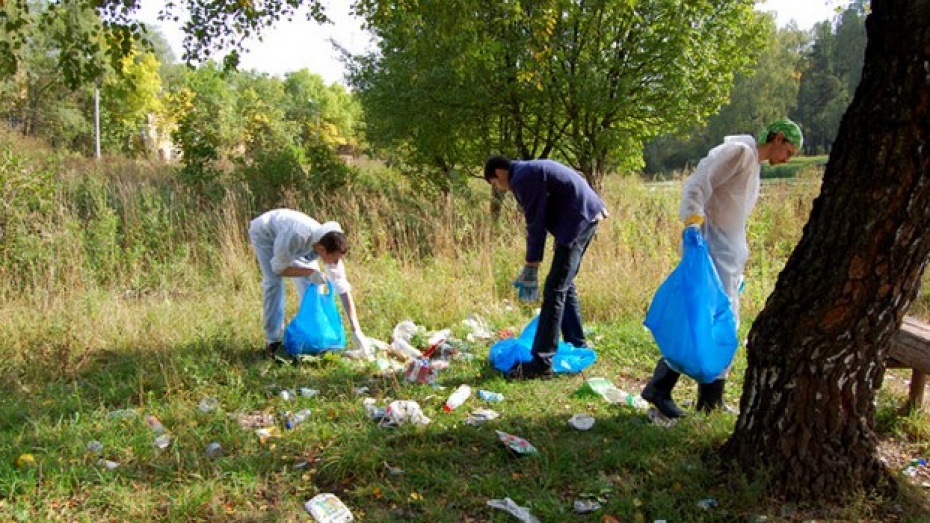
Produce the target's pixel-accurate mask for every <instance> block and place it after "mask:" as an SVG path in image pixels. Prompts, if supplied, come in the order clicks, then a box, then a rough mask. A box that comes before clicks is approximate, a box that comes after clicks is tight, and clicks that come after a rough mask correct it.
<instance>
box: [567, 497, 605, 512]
mask: <svg viewBox="0 0 930 523" xmlns="http://www.w3.org/2000/svg"><path fill="white" fill-rule="evenodd" d="M572 508H573V509H574V511H575V514H588V513H590V512H595V511H598V510H601V504H600V503H598V502H597V501H595V500H593V499H576V500H575V503H573V504H572Z"/></svg>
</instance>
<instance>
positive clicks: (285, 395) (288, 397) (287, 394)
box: [278, 389, 297, 401]
mask: <svg viewBox="0 0 930 523" xmlns="http://www.w3.org/2000/svg"><path fill="white" fill-rule="evenodd" d="M278 396H280V397H281V399H283V400H284V401H292V400H293V399H294V398H295V397H296V396H297V395H296V394H294V391H292V390H287V389H284V390H282V391H281V392H279V393H278Z"/></svg>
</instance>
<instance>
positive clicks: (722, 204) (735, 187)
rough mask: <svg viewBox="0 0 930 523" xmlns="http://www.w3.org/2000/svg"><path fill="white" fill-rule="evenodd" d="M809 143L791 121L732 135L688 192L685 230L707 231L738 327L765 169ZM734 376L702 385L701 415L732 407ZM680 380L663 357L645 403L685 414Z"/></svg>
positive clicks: (683, 201)
mask: <svg viewBox="0 0 930 523" xmlns="http://www.w3.org/2000/svg"><path fill="white" fill-rule="evenodd" d="M803 141H804V137H803V135H802V134H801V129H800V128H799V127H798V125H797V124H796V123H794V122H792V121H791V120H788V119H787V118H782V119H780V120H777V121H775V122H773V123H772V124H771V125H769V126H767V127H766V128H765V129H763V130H762V131H761V132H760V133H759V135H758V136H757V137H756V138H753V137H752V136H750V135H736V136H727V137H726V138H725V139H724V141H723V143H722V144H721V145H718V146H717V147H714V148H713V149H711V150H710V152H709V153H708V154H707V156H706V157H705V158H704V159H702V160H701V161H700V163H698V166H697V168H696V169H695V170H694V172H693V173H692V174H691V176H689V177H688V179H687V180H685V183H684V186H683V188H682V195H681V207H680V209H679V216H680V218H681V219H682V220H683V221H684V225H685V227H699V228H700V229H701V233H702V234H703V236H704V239H705V241H706V243H707V251H708V253H709V254H710V257H711V259H712V260H713V262H714V267H716V269H717V274H718V275H719V276H720V281H721V283H723V290H724V292H726V294H727V296H728V297H729V298H730V307H731V308H732V310H733V315H734V316H735V318H736V324H737V326H739V293H740V283H741V281H742V275H743V268H744V267H745V265H746V260H747V259H748V258H749V246H748V244H747V243H746V222H747V220H748V218H749V213H750V212H752V209H753V207H754V206H755V204H756V200H757V199H758V198H759V174H760V170H761V164H762V162H764V161H766V160H768V162H769V165H778V164H780V163H785V162H786V161H788V159H789V158H791V157H792V156H794V155H795V154H797V153H798V151H799V150H800V149H801V147H802V144H803ZM728 371H729V369H726V370H724V371H723V372H722V373H721V375H720V376H719V377H718V378H717V379H716V380H715V381H713V382H711V383H700V384H698V401H697V405H696V408H697V410H698V411H701V412H710V411H712V410H715V409H725V408H726V406H725V405H724V403H723V389H724V385H725V383H726V375H727V372H728ZM679 376H681V375H680V374H679V373H678V372H675V371H674V370H673V369H671V368H670V367H669V366H668V363H667V362H666V360H665V358H662V359H660V360H659V362H658V364H657V365H656V368H655V372H654V373H653V376H652V379H651V380H650V381H649V383H648V384H647V385H646V387H645V388H644V389H643V392H642V397H643V399H645V400H646V401H648V402H650V403H652V404H653V405H655V407H656V408H657V409H658V410H659V412H661V413H662V414H664V415H665V416H667V417H669V418H678V417H681V416H683V415H684V412H683V411H682V410H681V409H680V408H678V406H677V405H676V404H675V402H674V401H673V400H672V389H673V388H674V387H675V384H676V383H677V382H678V378H679Z"/></svg>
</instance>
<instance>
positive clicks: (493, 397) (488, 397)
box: [478, 390, 504, 403]
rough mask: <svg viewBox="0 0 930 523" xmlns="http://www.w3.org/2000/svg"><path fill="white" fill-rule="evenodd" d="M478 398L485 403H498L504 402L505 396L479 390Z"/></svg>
mask: <svg viewBox="0 0 930 523" xmlns="http://www.w3.org/2000/svg"><path fill="white" fill-rule="evenodd" d="M478 397H479V398H481V399H483V400H484V401H488V402H492V403H497V402H499V401H504V395H503V394H501V393H500V392H491V391H489V390H479V391H478Z"/></svg>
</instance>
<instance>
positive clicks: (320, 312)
mask: <svg viewBox="0 0 930 523" xmlns="http://www.w3.org/2000/svg"><path fill="white" fill-rule="evenodd" d="M320 287H321V286H319V285H309V286H307V292H305V293H304V300H303V302H301V304H300V310H298V311H297V315H296V316H294V319H292V320H291V322H290V323H288V324H287V327H286V328H285V329H284V349H285V350H286V351H287V353H288V354H290V355H291V356H299V355H302V354H319V353H321V352H326V351H338V350H342V349H344V348H345V347H346V332H345V330H344V329H343V328H342V318H341V317H340V316H339V309H337V308H336V295H335V293H334V292H333V284H332V282H329V281H327V282H326V287H323V288H325V289H327V291H326V292H320V290H321V289H320Z"/></svg>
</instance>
